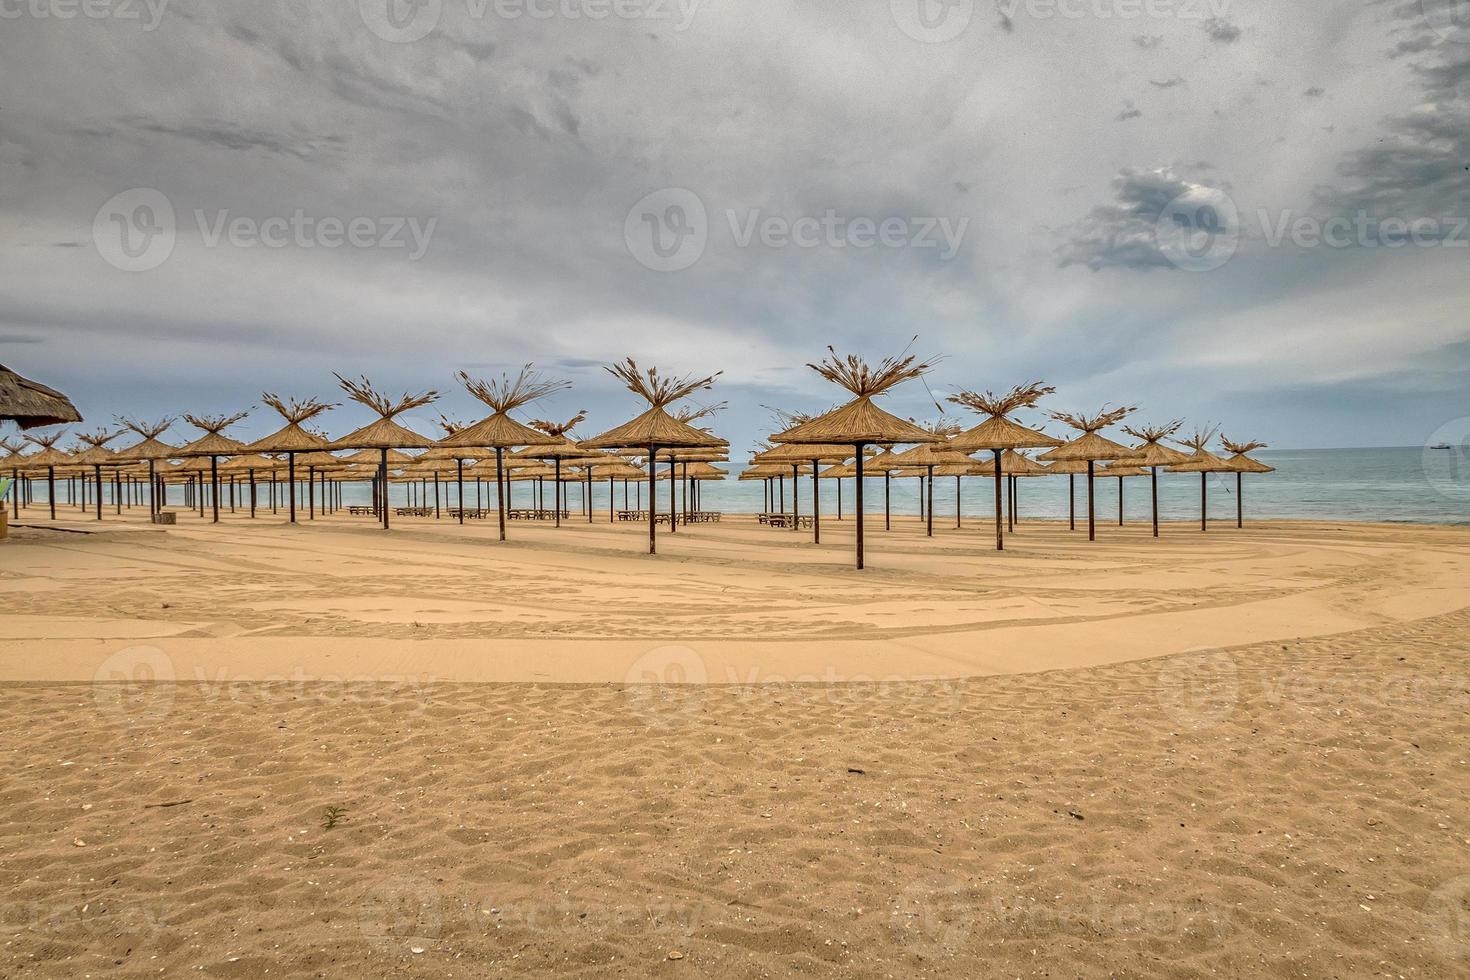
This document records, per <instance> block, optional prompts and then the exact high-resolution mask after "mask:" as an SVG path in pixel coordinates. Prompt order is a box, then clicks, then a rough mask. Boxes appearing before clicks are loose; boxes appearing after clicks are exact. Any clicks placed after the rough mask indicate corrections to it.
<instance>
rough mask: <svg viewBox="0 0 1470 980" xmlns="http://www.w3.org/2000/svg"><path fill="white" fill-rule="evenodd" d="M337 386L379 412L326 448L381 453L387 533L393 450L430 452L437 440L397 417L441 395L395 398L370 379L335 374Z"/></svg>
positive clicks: (406, 394) (380, 504) (381, 501)
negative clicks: (390, 461) (421, 433)
mask: <svg viewBox="0 0 1470 980" xmlns="http://www.w3.org/2000/svg"><path fill="white" fill-rule="evenodd" d="M333 377H335V378H336V379H337V384H338V385H339V386H341V388H342V390H343V391H345V392H347V397H348V398H351V399H352V400H353V401H355V402H357V403H358V404H360V405H366V406H367V407H368V408H370V409H372V410H373V411H374V412H377V413H378V419H377V421H376V422H369V423H368V424H367V425H365V426H363V427H362V428H360V429H358V430H356V431H355V432H350V433H348V434H347V435H345V436H343V437H342V438H340V439H336V440H333V441H332V443H331V444H330V445H328V446H327V447H326V448H327V449H330V450H334V451H335V450H338V449H359V450H361V449H376V450H377V451H378V480H379V486H380V487H381V490H380V493H381V496H380V497H379V498H378V510H379V511H380V513H381V514H382V518H383V530H385V531H386V530H388V526H389V525H388V510H389V508H388V451H389V450H390V449H428V448H429V447H431V446H433V445H434V441H433V440H432V439H429V438H428V437H427V436H422V435H420V434H419V433H417V432H414V431H413V430H412V429H405V428H404V427H403V426H401V425H399V424H398V423H397V422H395V421H393V419H394V418H395V417H396V416H399V415H402V414H403V413H404V412H406V411H408V410H409V409H413V408H422V407H423V406H425V405H429V404H432V403H433V402H434V400H435V399H437V398H438V397H439V392H437V391H434V390H432V389H431V390H429V391H425V392H421V393H419V394H417V395H415V394H413V393H412V392H404V393H403V394H402V395H400V396H399V397H397V398H391V397H389V396H388V395H387V394H385V393H384V392H380V391H378V390H377V389H375V388H374V387H373V383H372V382H371V381H369V380H368V379H367V378H366V377H359V378H358V379H357V380H356V381H352V380H349V379H347V378H344V377H342V375H340V374H337V373H336V372H333Z"/></svg>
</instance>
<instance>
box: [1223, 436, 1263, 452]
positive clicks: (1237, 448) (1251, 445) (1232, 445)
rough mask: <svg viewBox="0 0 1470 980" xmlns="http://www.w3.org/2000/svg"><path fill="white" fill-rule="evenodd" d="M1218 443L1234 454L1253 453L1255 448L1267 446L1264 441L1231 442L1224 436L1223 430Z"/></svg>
mask: <svg viewBox="0 0 1470 980" xmlns="http://www.w3.org/2000/svg"><path fill="white" fill-rule="evenodd" d="M1220 445H1222V446H1224V447H1225V449H1226V451H1227V452H1230V453H1233V454H1235V455H1236V456H1244V455H1245V454H1246V453H1253V452H1255V451H1256V450H1257V449H1265V448H1267V446H1266V444H1265V443H1264V442H1231V441H1230V440H1229V439H1227V438H1225V434H1224V433H1223V432H1222V433H1221V434H1220Z"/></svg>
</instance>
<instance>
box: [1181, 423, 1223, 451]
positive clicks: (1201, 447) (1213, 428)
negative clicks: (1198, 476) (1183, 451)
mask: <svg viewBox="0 0 1470 980" xmlns="http://www.w3.org/2000/svg"><path fill="white" fill-rule="evenodd" d="M1219 431H1220V427H1219V426H1218V425H1208V426H1201V427H1200V428H1197V429H1195V430H1194V434H1193V435H1189V436H1185V437H1184V438H1182V439H1175V440H1174V441H1175V442H1177V443H1178V444H1179V445H1181V446H1187V447H1189V448H1190V449H1193V450H1194V451H1195V452H1197V453H1203V452H1206V449H1205V447H1206V446H1208V445H1209V444H1210V440H1212V439H1214V438H1215V434H1216V433H1217V432H1219Z"/></svg>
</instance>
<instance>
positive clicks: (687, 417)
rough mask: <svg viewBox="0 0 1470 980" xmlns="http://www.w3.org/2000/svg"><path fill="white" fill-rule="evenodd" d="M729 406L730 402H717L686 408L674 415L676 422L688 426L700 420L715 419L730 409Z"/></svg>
mask: <svg viewBox="0 0 1470 980" xmlns="http://www.w3.org/2000/svg"><path fill="white" fill-rule="evenodd" d="M729 404H730V403H729V402H715V403H714V404H713V405H695V406H693V407H688V406H686V407H684V408H681V409H679V410H678V411H677V412H675V413H674V420H675V421H677V422H684V423H685V424H688V423H691V422H698V421H699V420H700V419H709V418H714V417H715V416H716V415H717V414H719V413H720V412H723V411H724V410H725V409H726V408H727V407H729Z"/></svg>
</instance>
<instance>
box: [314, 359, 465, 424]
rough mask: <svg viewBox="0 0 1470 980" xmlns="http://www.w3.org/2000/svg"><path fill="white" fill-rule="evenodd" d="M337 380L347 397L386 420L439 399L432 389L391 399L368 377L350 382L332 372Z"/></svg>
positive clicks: (437, 393)
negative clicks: (375, 386)
mask: <svg viewBox="0 0 1470 980" xmlns="http://www.w3.org/2000/svg"><path fill="white" fill-rule="evenodd" d="M332 376H333V377H335V378H336V379H337V384H339V385H341V387H342V390H343V391H345V392H347V397H348V398H351V399H352V400H353V401H355V402H358V403H359V404H362V405H366V406H367V407H368V408H371V409H372V410H373V411H375V412H377V413H378V415H379V416H381V417H382V418H384V419H391V418H393V416H395V415H401V414H403V413H404V412H406V411H408V410H409V409H411V408H422V407H423V406H425V405H428V404H430V403H431V402H433V401H435V400H436V399H437V398H438V397H439V392H437V391H434V390H433V389H430V390H429V391H425V392H422V393H420V394H417V395H415V394H412V393H410V392H404V393H403V394H402V395H400V396H398V397H397V398H391V397H389V396H388V394H387V393H385V392H381V391H378V390H377V389H376V388H374V387H373V383H372V382H371V381H369V380H368V379H367V378H366V377H359V378H358V379H357V380H356V381H352V380H349V379H347V378H344V377H342V375H340V374H337V373H336V372H335V371H333V372H332Z"/></svg>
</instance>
